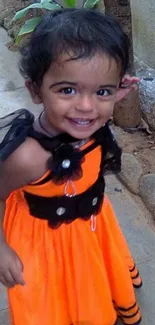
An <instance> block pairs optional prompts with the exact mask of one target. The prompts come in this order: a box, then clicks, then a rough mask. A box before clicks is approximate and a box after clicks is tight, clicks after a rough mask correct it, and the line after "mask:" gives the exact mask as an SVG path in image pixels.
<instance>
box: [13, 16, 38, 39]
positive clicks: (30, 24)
mask: <svg viewBox="0 0 155 325" xmlns="http://www.w3.org/2000/svg"><path fill="white" fill-rule="evenodd" d="M41 19H42V17H41V16H40V17H35V18H31V19H28V20H27V21H26V22H25V24H24V26H23V27H22V28H21V30H20V32H19V34H18V36H17V38H16V44H19V43H20V40H21V36H23V35H25V34H29V33H31V32H33V30H34V29H35V27H36V26H37V25H38V24H39V23H40V21H41Z"/></svg>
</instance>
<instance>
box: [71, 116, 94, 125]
mask: <svg viewBox="0 0 155 325" xmlns="http://www.w3.org/2000/svg"><path fill="white" fill-rule="evenodd" d="M68 120H69V121H70V122H71V123H73V124H74V125H77V126H90V125H92V124H93V123H94V122H95V121H96V119H82V118H68Z"/></svg>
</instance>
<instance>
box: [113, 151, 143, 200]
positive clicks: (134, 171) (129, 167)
mask: <svg viewBox="0 0 155 325" xmlns="http://www.w3.org/2000/svg"><path fill="white" fill-rule="evenodd" d="M142 174H143V169H142V166H141V164H140V163H139V162H138V160H137V159H136V158H135V157H134V156H133V155H131V154H129V153H123V154H122V168H121V172H120V173H119V174H118V177H119V178H120V180H121V181H122V182H123V183H125V185H126V186H127V187H128V188H129V190H130V191H131V192H133V193H134V194H138V193H139V180H140V178H141V176H142Z"/></svg>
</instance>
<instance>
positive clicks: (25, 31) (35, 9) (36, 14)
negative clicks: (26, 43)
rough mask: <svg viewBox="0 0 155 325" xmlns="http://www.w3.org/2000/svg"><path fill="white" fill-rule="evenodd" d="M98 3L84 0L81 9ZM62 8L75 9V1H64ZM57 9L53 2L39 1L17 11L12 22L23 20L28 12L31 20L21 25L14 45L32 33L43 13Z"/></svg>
mask: <svg viewBox="0 0 155 325" xmlns="http://www.w3.org/2000/svg"><path fill="white" fill-rule="evenodd" d="M99 1H100V0H85V1H84V3H83V7H84V8H93V7H95V6H96V5H97V3H98V2H99ZM64 7H66V8H75V7H76V0H64ZM59 8H62V6H61V5H60V4H59V3H57V2H56V1H55V0H40V2H36V3H33V4H31V5H29V6H27V7H26V8H24V9H21V10H19V11H17V12H16V14H15V16H14V18H13V20H12V21H13V22H16V21H17V20H22V19H24V18H25V17H26V15H27V14H28V13H29V12H30V11H31V12H32V18H30V19H27V20H26V21H25V23H24V24H23V26H22V28H21V30H20V32H19V34H18V35H17V38H16V44H19V43H20V41H21V39H22V37H23V36H25V35H26V36H27V35H29V34H30V33H32V32H33V30H34V29H35V27H36V26H37V24H38V23H39V22H40V21H41V19H42V16H43V15H44V13H45V11H48V10H49V11H51V10H57V9H59Z"/></svg>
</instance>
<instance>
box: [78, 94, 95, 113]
mask: <svg viewBox="0 0 155 325" xmlns="http://www.w3.org/2000/svg"><path fill="white" fill-rule="evenodd" d="M76 109H77V110H78V111H81V112H91V111H93V109H94V100H93V98H92V97H91V96H88V95H87V96H81V97H80V99H79V101H78V103H77V105H76Z"/></svg>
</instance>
